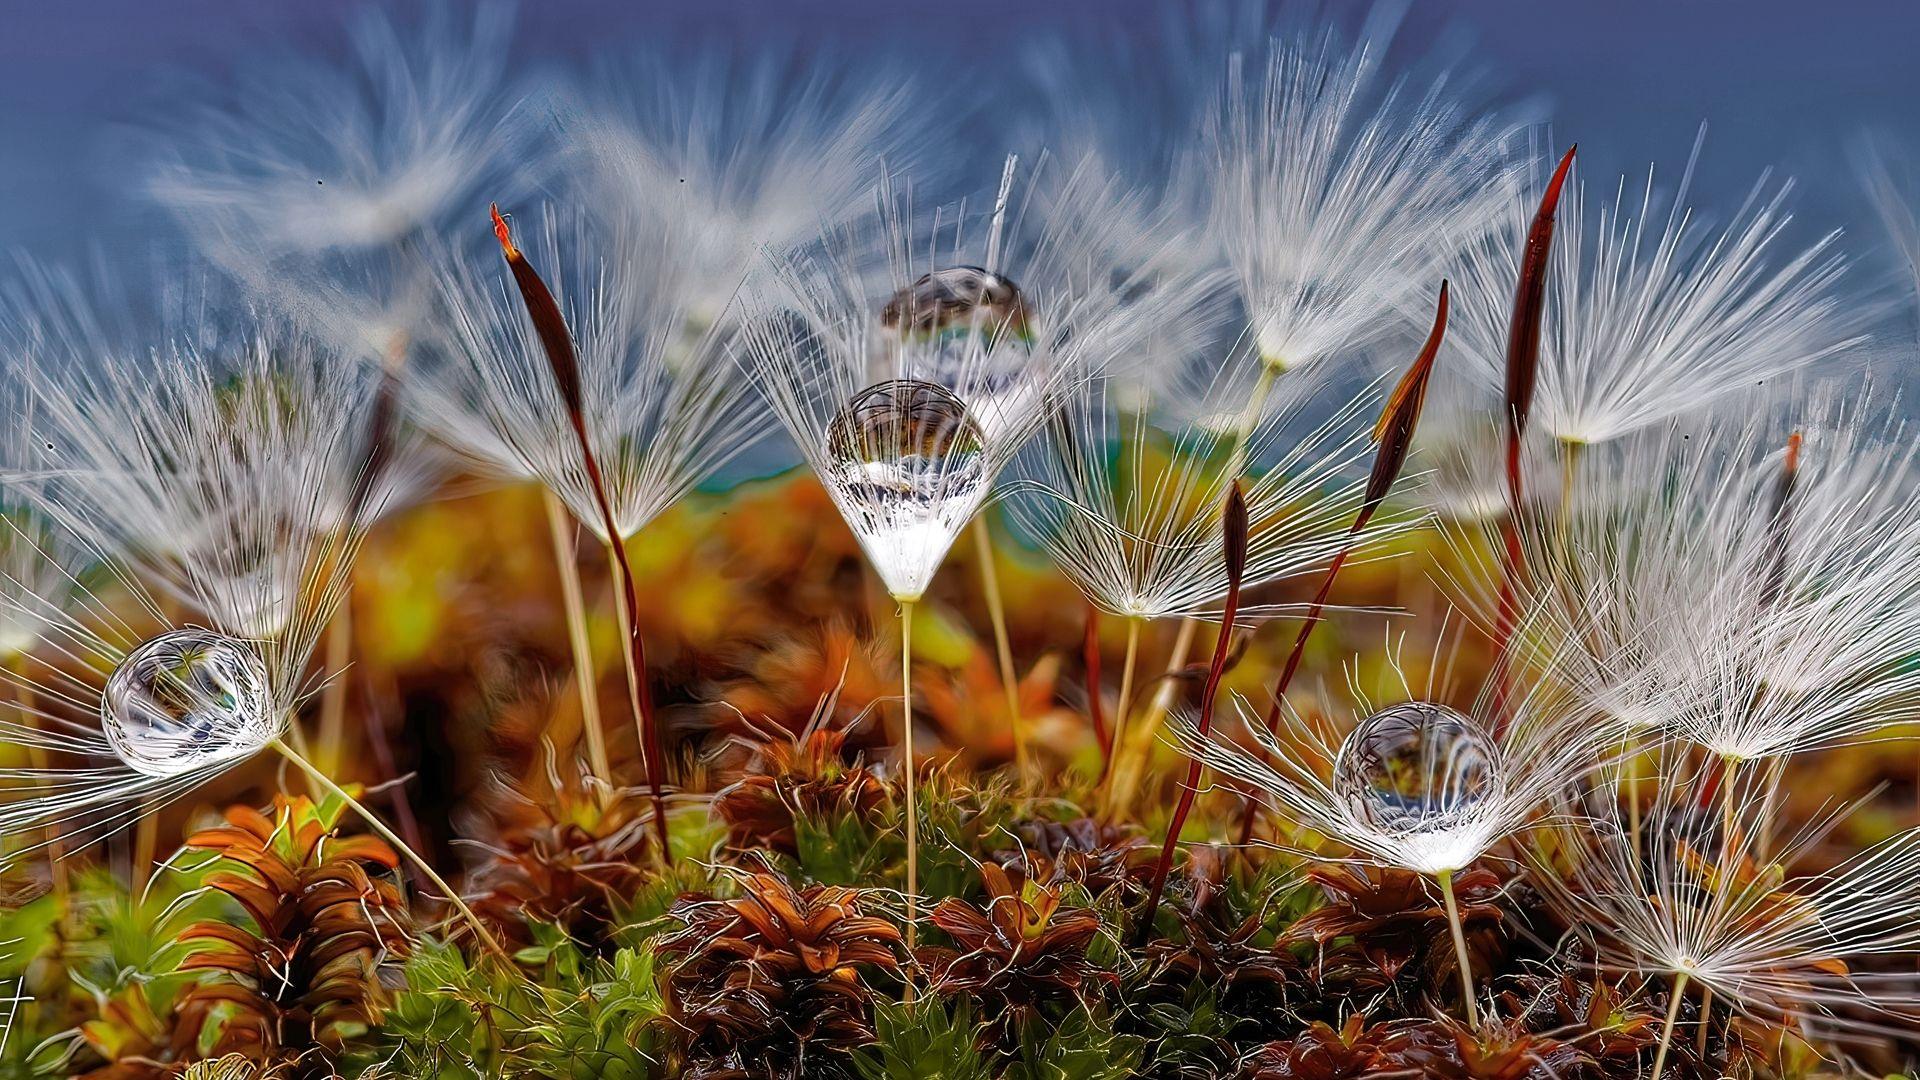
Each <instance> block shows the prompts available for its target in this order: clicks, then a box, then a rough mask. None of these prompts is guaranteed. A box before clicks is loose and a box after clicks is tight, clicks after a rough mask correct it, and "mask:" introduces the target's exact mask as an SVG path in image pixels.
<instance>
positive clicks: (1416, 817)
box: [1333, 701, 1501, 833]
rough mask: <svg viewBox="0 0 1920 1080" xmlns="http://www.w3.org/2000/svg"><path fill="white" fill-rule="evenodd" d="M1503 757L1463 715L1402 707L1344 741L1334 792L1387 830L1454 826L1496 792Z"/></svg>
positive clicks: (1417, 705) (1427, 705)
mask: <svg viewBox="0 0 1920 1080" xmlns="http://www.w3.org/2000/svg"><path fill="white" fill-rule="evenodd" d="M1498 753H1499V752H1498V749H1497V748H1496V747H1495V746H1494V744H1493V740H1492V739H1491V738H1489V737H1488V736H1487V734H1486V733H1485V732H1484V731H1482V730H1481V729H1480V727H1479V725H1477V724H1475V723H1474V722H1473V721H1472V720H1469V719H1468V718H1467V717H1465V716H1463V715H1461V714H1460V713H1459V712H1457V711H1455V710H1453V709H1450V708H1448V707H1446V706H1445V705H1436V704H1433V703H1432V702H1425V701H1410V702H1405V703H1403V704H1399V705H1395V706H1392V707H1391V708H1387V709H1383V710H1381V711H1380V712H1377V713H1374V714H1373V715H1372V716H1369V717H1367V718H1366V719H1365V720H1363V721H1361V723H1360V726H1359V727H1357V728H1355V729H1354V730H1353V733H1352V734H1351V735H1348V736H1347V741H1346V742H1344V743H1342V744H1341V746H1340V753H1339V755H1338V756H1337V757H1336V758H1335V760H1334V767H1333V784H1334V791H1335V793H1336V794H1337V795H1338V796H1339V797H1340V798H1342V799H1344V800H1346V803H1347V805H1348V806H1349V807H1350V808H1351V809H1352V810H1353V812H1354V814H1355V816H1357V817H1358V818H1359V819H1360V820H1361V821H1364V822H1366V823H1367V824H1368V825H1370V826H1372V827H1373V828H1376V829H1380V830H1382V831H1384V832H1391V833H1416V832H1425V831H1429V830H1442V829H1450V828H1453V827H1455V826H1457V825H1458V824H1459V823H1460V821H1461V818H1462V816H1463V815H1465V814H1467V813H1468V812H1470V811H1471V810H1472V808H1473V807H1474V805H1475V804H1477V803H1479V802H1480V801H1481V800H1483V799H1486V798H1488V797H1489V796H1493V795H1496V794H1497V792H1498V791H1499V787H1500V783H1501V781H1500V776H1499V771H1498V766H1497V765H1496V759H1497V758H1498Z"/></svg>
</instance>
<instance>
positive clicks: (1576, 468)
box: [1560, 439, 1587, 538]
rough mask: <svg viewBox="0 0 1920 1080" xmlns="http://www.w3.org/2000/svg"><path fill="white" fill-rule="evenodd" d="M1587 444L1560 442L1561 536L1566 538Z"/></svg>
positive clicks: (1568, 440) (1562, 440) (1569, 440)
mask: <svg viewBox="0 0 1920 1080" xmlns="http://www.w3.org/2000/svg"><path fill="white" fill-rule="evenodd" d="M1586 448H1587V444H1586V443H1583V442H1579V441H1577V440H1574V439H1561V440H1560V535H1561V537H1562V538H1565V537H1566V535H1567V526H1568V524H1569V523H1570V522H1571V521H1572V519H1573V488H1574V483H1575V480H1576V478H1577V477H1578V476H1579V475H1580V456H1581V452H1582V451H1584V450H1585V449H1586Z"/></svg>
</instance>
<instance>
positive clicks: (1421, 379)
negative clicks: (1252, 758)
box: [1240, 281, 1450, 845]
mask: <svg viewBox="0 0 1920 1080" xmlns="http://www.w3.org/2000/svg"><path fill="white" fill-rule="evenodd" d="M1449 306H1450V304H1449V301H1448V298H1447V283H1446V282H1444V281H1442V282H1441V283H1440V300H1439V302H1438V304H1437V305H1436V306H1435V310H1434V314H1433V329H1431V330H1429V331H1428V332H1427V340H1426V343H1425V344H1424V345H1422V346H1420V354H1419V355H1418V356H1416V357H1414V360H1413V366H1412V367H1410V368H1408V369H1407V373H1406V374H1405V375H1402V376H1401V377H1400V383H1399V385H1397V386H1395V387H1394V388H1393V395H1392V396H1391V397H1389V398H1388V399H1387V404H1386V407H1385V408H1383V409H1381V410H1380V419H1379V420H1378V421H1377V422H1376V423H1375V424H1374V426H1373V441H1374V443H1375V445H1377V446H1379V448H1380V449H1379V450H1378V451H1377V452H1376V453H1375V454H1374V458H1373V471H1372V472H1371V473H1370V474H1368V476H1367V490H1366V494H1365V496H1364V497H1363V498H1362V499H1361V500H1360V512H1359V513H1357V514H1355V515H1354V516H1353V524H1352V525H1350V526H1348V527H1347V544H1346V546H1345V547H1342V548H1341V549H1340V550H1339V552H1338V553H1336V554H1335V555H1334V557H1333V561H1332V562H1330V563H1328V564H1327V572H1326V574H1325V575H1324V576H1323V577H1321V579H1320V589H1319V591H1318V592H1316V593H1314V594H1313V603H1312V604H1311V605H1309V606H1308V608H1307V619H1306V622H1304V623H1302V624H1301V626H1300V633H1299V634H1298V635H1297V636H1295V637H1294V639H1293V649H1292V651H1291V652H1289V653H1288V654H1287V663H1286V666H1285V667H1283V668H1281V669H1280V678H1279V679H1278V680H1277V681H1276V682H1275V683H1274V684H1273V701H1272V702H1271V703H1270V704H1269V705H1268V706H1267V716H1266V725H1267V731H1268V732H1269V733H1272V732H1274V731H1277V730H1279V727H1280V705H1281V702H1283V701H1285V700H1286V697H1287V687H1289V686H1291V685H1292V684H1293V676H1294V673H1295V672H1297V671H1299V670H1300V659H1301V657H1303V656H1305V655H1306V648H1307V638H1308V637H1310V636H1312V634H1313V628H1314V627H1316V626H1318V625H1320V620H1321V619H1322V618H1323V617H1324V616H1325V614H1326V610H1327V596H1328V595H1329V594H1330V593H1332V591H1333V582H1334V579H1335V578H1337V577H1339V576H1340V568H1341V567H1342V566H1344V565H1346V562H1347V556H1348V555H1350V554H1351V553H1352V552H1353V543H1354V540H1355V539H1356V538H1358V537H1359V535H1360V534H1361V532H1363V531H1365V529H1366V527H1367V523H1368V522H1370V521H1372V520H1373V515H1374V514H1375V513H1376V512H1377V511H1378V510H1379V509H1380V504H1381V503H1382V502H1383V501H1385V500H1386V497H1387V493H1388V492H1390V491H1392V490H1393V485H1394V482H1395V481H1396V480H1398V479H1399V478H1400V471H1401V470H1402V469H1403V468H1405V467H1406V464H1407V455H1408V454H1409V453H1410V452H1411V451H1412V449H1413V434H1414V430H1415V429H1416V428H1417V427H1418V426H1419V424H1420V410H1421V407H1422V406H1424V405H1425V404H1426V401H1427V384H1428V383H1429V382H1430V381H1431V380H1432V377H1433V361H1434V359H1435V358H1436V357H1438V356H1439V355H1440V342H1441V341H1442V340H1444V339H1445V337H1446V334H1447V311H1448V308H1449ZM1255 810H1256V807H1255V804H1254V803H1253V801H1252V800H1248V801H1247V810H1246V814H1245V815H1244V816H1243V817H1242V818H1241V819H1240V843H1241V844H1243V845H1244V844H1245V843H1247V841H1248V840H1250V839H1252V838H1253V818H1254V813H1255Z"/></svg>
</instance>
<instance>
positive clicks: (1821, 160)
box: [0, 0, 1920, 269]
mask: <svg viewBox="0 0 1920 1080" xmlns="http://www.w3.org/2000/svg"><path fill="white" fill-rule="evenodd" d="M1342 2H1343V4H1344V2H1345V0H1342ZM1196 3H1197V0H1180V5H1181V6H1188V7H1191V6H1194V5H1195V4H1196ZM366 6H368V5H364V4H358V3H346V2H339V0H322V2H317V3H305V4H260V3H245V2H242V0H169V2H167V3H163V4H155V3H152V2H151V0H73V2H66V3H54V4H48V3H43V4H12V5H9V10H8V13H7V20H6V22H7V32H6V33H5V34H0V102H4V103H5V108H4V109H0V146H4V147H5V151H4V152H3V153H0V205H4V206H5V207H6V208H7V210H6V216H7V221H6V232H5V236H6V244H7V246H9V247H12V248H17V249H21V250H24V251H26V252H28V253H30V254H32V255H33V256H35V257H37V258H42V259H51V260H54V261H59V262H67V261H71V260H72V259H73V258H75V257H78V256H81V255H84V254H91V253H95V252H101V253H106V254H108V255H109V256H110V255H111V254H112V253H114V252H116V251H125V250H128V249H135V250H138V251H139V252H141V253H148V252H151V251H152V250H153V246H154V245H155V244H156V243H158V244H162V245H164V244H166V243H168V242H170V241H171V239H172V238H171V237H170V236H169V235H168V233H169V230H170V227H171V226H170V225H169V224H168V223H167V222H166V221H165V219H164V218H163V216H162V215H161V214H159V213H158V212H156V211H155V210H154V209H153V208H152V207H151V206H150V205H147V204H146V203H145V202H144V200H142V199H140V198H139V197H138V196H137V195H136V194H134V191H135V190H136V189H137V187H138V181H139V177H138V176H137V175H133V173H134V172H135V171H136V169H135V167H134V165H133V161H134V159H133V157H132V155H131V154H130V153H128V152H127V149H126V138H127V132H128V130H129V128H131V127H133V126H137V125H139V124H140V123H142V122H144V121H147V120H150V119H152V118H154V117H155V116H163V115H165V114H166V113H167V111H168V109H169V104H170V102H171V101H175V100H178V99H179V97H180V95H181V94H182V93H183V92H184V91H185V90H186V89H187V88H188V87H189V86H190V85H191V84H192V83H193V82H194V81H195V80H200V79H213V80H219V79H220V78H222V77H223V75H224V74H225V73H226V72H227V71H228V70H229V69H231V68H232V67H233V66H234V65H236V64H244V63H245V62H247V61H249V60H256V61H257V60H258V59H259V58H260V57H261V56H262V55H271V54H272V53H273V52H275V51H279V50H287V49H298V50H299V51H302V52H317V53H327V52H335V53H338V52H343V51H344V50H345V48H346V37H347V33H346V32H347V27H348V26H349V24H350V23H351V22H352V20H353V18H354V16H355V15H356V14H357V13H358V12H359V11H361V10H362V9H363V8H364V7H366ZM384 6H386V7H388V8H390V9H392V10H394V11H396V12H405V11H406V10H407V9H408V8H409V7H413V6H417V5H411V4H408V3H392V4H387V5H384ZM1175 6H1176V5H1175V4H1170V3H1166V2H1164V0H1046V2H1044V3H1036V2H1033V0H969V2H968V3H966V4H954V3H949V2H934V0H787V2H784V3H768V2H766V0H639V2H634V0H546V2H542V3H537V4H523V5H521V6H520V9H519V10H518V12H517V17H518V26H519V33H518V38H517V40H516V43H515V48H516V50H517V55H516V57H515V58H514V59H515V62H516V63H517V64H521V65H528V66H545V67H548V68H553V67H558V68H560V69H563V70H568V69H583V68H584V67H585V66H586V65H587V64H589V63H590V62H591V61H592V59H593V58H594V57H596V56H599V55H602V54H614V55H617V54H618V53H619V51H620V49H621V46H622V45H623V44H624V43H639V42H644V41H647V40H648V39H650V38H658V37H660V36H663V35H664V36H670V37H671V36H676V35H683V34H689V33H691V34H697V35H699V36H702V37H708V36H722V37H731V38H737V39H739V40H741V41H743V42H754V41H770V42H788V41H800V42H804V43H809V44H812V43H821V44H828V45H832V46H836V47H838V48H840V49H843V50H848V51H852V52H856V53H858V52H863V51H865V50H877V51H881V52H884V53H887V54H890V55H893V56H904V57H911V58H912V59H913V60H914V62H915V63H916V65H918V66H922V67H925V66H928V65H936V64H947V63H955V62H960V63H964V64H965V65H966V67H965V68H964V73H965V74H964V77H966V78H979V79H983V80H985V79H991V78H994V77H995V72H996V71H997V70H998V69H999V68H1000V66H1001V65H1011V64H1013V63H1015V62H1016V61H1015V58H1016V55H1017V53H1018V51H1019V49H1020V47H1021V46H1022V44H1023V43H1024V42H1025V41H1026V40H1028V39H1030V38H1032V37H1033V36H1035V35H1039V34H1043V33H1057V32H1065V33H1068V34H1097V33H1105V32H1124V33H1130V34H1136V35H1140V36H1142V37H1148V36H1152V35H1154V34H1156V33H1157V32H1158V31H1159V29H1160V27H1161V25H1162V23H1163V20H1164V18H1165V17H1166V15H1167V13H1168V11H1169V9H1172V8H1175ZM1353 6H1355V7H1358V6H1360V5H1359V4H1358V2H1357V0H1356V2H1355V3H1354V4H1353ZM1406 29H1407V31H1408V32H1407V34H1406V35H1405V37H1404V39H1403V40H1405V41H1408V42H1411V43H1423V42H1426V41H1428V40H1430V39H1451V40H1452V41H1453V43H1454V44H1459V43H1464V44H1465V45H1466V47H1467V48H1468V49H1469V50H1470V52H1469V55H1470V56H1472V57H1473V58H1474V60H1476V61H1477V62H1478V63H1480V64H1481V65H1483V66H1484V67H1485V69H1486V71H1487V74H1488V75H1489V76H1490V77H1491V80H1492V83H1493V85H1494V86H1495V87H1497V88H1498V89H1499V90H1500V91H1501V92H1502V94H1503V95H1504V96H1506V97H1507V98H1509V99H1512V100H1529V101H1537V102H1538V103H1540V104H1541V105H1543V106H1544V107H1545V108H1547V109H1548V110H1550V113H1551V115H1552V117H1553V119H1554V132H1555V137H1556V139H1562V140H1566V139H1577V140H1578V141H1579V142H1580V144H1581V159H1582V163H1583V166H1584V167H1585V168H1586V169H1587V170H1588V173H1587V175H1588V176H1590V177H1594V178H1599V177H1603V176H1608V175H1612V174H1615V173H1618V172H1621V171H1628V172H1637V171H1639V170H1641V169H1643V168H1645V166H1646V164H1647V163H1648V162H1650V161H1658V162H1660V163H1661V165H1662V168H1663V169H1664V170H1672V172H1671V173H1669V175H1671V176H1677V175H1678V170H1679V168H1680V167H1681V165H1683V164H1684V162H1685V159H1686V155H1687V153H1688V151H1689V149H1690V147H1691V145H1692V142H1693V139H1694V136H1695V134H1696V132H1697V130H1698V128H1699V126H1700V125H1701V124H1702V123H1706V124H1707V125H1708V131H1707V142H1706V151H1705V155H1704V157H1703V158H1702V161H1701V167H1700V174H1699V186H1698V188H1697V191H1699V192H1700V193H1701V195H1702V196H1703V198H1707V200H1708V201H1709V202H1718V201H1720V200H1722V199H1731V198H1733V197H1734V196H1735V195H1737V194H1738V193H1741V192H1744V190H1745V189H1746V187H1747V186H1748V185H1749V184H1751V183H1752V181H1753V179H1754V178H1755V177H1756V176H1757V174H1758V173H1759V172H1760V171H1761V170H1762V169H1765V168H1774V169H1777V170H1779V171H1781V172H1783V173H1785V174H1788V175H1792V176H1795V177H1798V178H1799V179H1800V180H1801V182H1802V185H1803V187H1802V190H1801V193H1800V198H1799V200H1798V203H1797V205H1798V206H1799V208H1800V210H1801V218H1802V221H1801V225H1802V227H1805V228H1819V229H1821V230H1823V231H1824V230H1825V229H1828V228H1833V227H1842V228H1845V229H1846V230H1847V231H1848V232H1849V233H1850V234H1852V236H1851V241H1850V243H1849V244H1848V246H1849V247H1850V248H1852V249H1854V250H1855V251H1856V252H1858V253H1859V254H1860V256H1861V257H1862V258H1878V259H1880V260H1881V263H1882V265H1883V266H1884V265H1886V264H1889V263H1890V262H1891V261H1892V255H1891V253H1890V252H1888V251H1886V250H1885V249H1884V245H1881V244H1879V243H1877V238H1876V237H1875V236H1874V232H1875V229H1874V226H1873V220H1874V219H1873V216H1872V212H1871V210H1870V208H1869V207H1868V206H1867V204H1866V200H1865V199H1864V197H1863V196H1862V192H1861V185H1860V183H1859V181H1858V179H1857V177H1856V176H1855V175H1854V173H1855V168H1854V165H1853V162H1852V159H1851V158H1850V156H1849V152H1848V151H1849V147H1850V146H1851V145H1852V144H1853V143H1855V142H1856V141H1857V140H1858V139H1859V138H1860V137H1861V136H1862V135H1863V134H1865V133H1868V132H1878V133H1881V134H1882V135H1884V136H1886V137H1887V138H1888V140H1889V141H1890V142H1891V143H1893V144H1894V145H1899V146H1904V147H1905V148H1907V149H1909V150H1911V149H1912V148H1913V147H1914V146H1915V145H1916V144H1920V64H1916V63H1915V62H1914V57H1913V51H1914V44H1915V42H1917V41H1920V3H1914V2H1912V0H1845V2H1841V3H1823V4H1808V3H1804V2H1801V0H1607V2H1580V0H1561V2H1558V3H1553V2H1548V3H1541V2H1539V0H1419V2H1418V3H1416V4H1414V5H1413V6H1412V9H1411V10H1410V11H1409V12H1408V15H1407V23H1406ZM1142 75H1143V77H1147V73H1142ZM928 122H929V123H932V124H938V123H939V122H940V118H939V117H929V118H928ZM163 250H164V249H163ZM1888 268H1889V269H1891V267H1890V266H1889V267H1888Z"/></svg>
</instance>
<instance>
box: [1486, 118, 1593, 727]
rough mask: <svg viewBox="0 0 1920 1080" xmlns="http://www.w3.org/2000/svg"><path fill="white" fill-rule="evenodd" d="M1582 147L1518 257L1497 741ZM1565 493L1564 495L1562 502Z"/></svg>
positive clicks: (1559, 172) (1511, 333)
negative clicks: (1550, 315)
mask: <svg viewBox="0 0 1920 1080" xmlns="http://www.w3.org/2000/svg"><path fill="white" fill-rule="evenodd" d="M1579 149H1580V147H1579V144H1578V143H1576V144H1574V145H1573V146H1570V147H1568V148H1567V152H1566V153H1565V154H1564V155H1562V156H1561V158H1560V164H1559V165H1558V166H1556V167H1555V168H1554V170H1553V177H1552V179H1550V180H1548V181H1547V190H1546V192H1545V193H1544V194H1542V195H1541V197H1540V208H1539V209H1538V210H1537V211H1536V212H1535V213H1534V215H1533V223H1532V225H1530V226H1529V227H1528V229H1527V244H1526V248H1525V250H1524V251H1523V252H1522V254H1521V257H1520V273H1519V278H1518V280H1517V281H1516V282H1515V283H1514V291H1513V315H1512V318H1511V319H1510V321H1509V322H1508V323H1507V397H1506V413H1507V520H1506V522H1505V523H1504V524H1503V525H1502V526H1501V537H1502V539H1503V541H1504V547H1505V551H1504V554H1503V562H1502V564H1501V567H1500V606H1499V609H1498V610H1497V611H1496V612H1495V616H1494V638H1493V679H1494V699H1493V714H1494V716H1495V717H1496V718H1497V719H1496V721H1495V733H1496V735H1499V734H1504V733H1505V731H1506V727H1507V723H1508V720H1509V718H1508V716H1507V708H1506V701H1507V692H1508V688H1507V651H1508V648H1509V647H1510V645H1511V641H1512V637H1513V626H1514V623H1515V622H1516V621H1517V617H1518V612H1517V610H1516V608H1517V606H1518V600H1517V593H1518V587H1517V582H1518V578H1519V574H1520V557H1521V551H1520V531H1519V530H1520V524H1519V523H1520V514H1521V513H1522V512H1523V509H1524V507H1525V506H1526V498H1525V496H1526V492H1525V490H1524V487H1523V478H1522V473H1521V468H1520V450H1521V445H1522V442H1523V441H1524V439H1525V436H1526V432H1527V419H1528V416H1529V414H1531V413H1532V411H1533V391H1534V386H1535V383H1536V382H1537V380H1538V378H1539V373H1540V324H1541V321H1542V319H1543V318H1544V317H1545V315H1546V290H1547V270H1548V265H1547V257H1548V256H1549V255H1550V254H1552V251H1553V228H1554V215H1555V214H1556V213H1557V212H1558V210H1559V208H1560V191H1561V188H1563V187H1564V186H1565V185H1566V182H1567V173H1568V171H1569V170H1570V169H1572V168H1573V156H1574V154H1575V152H1577V151H1578V150H1579ZM1564 495H1565V493H1563V497H1564Z"/></svg>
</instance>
